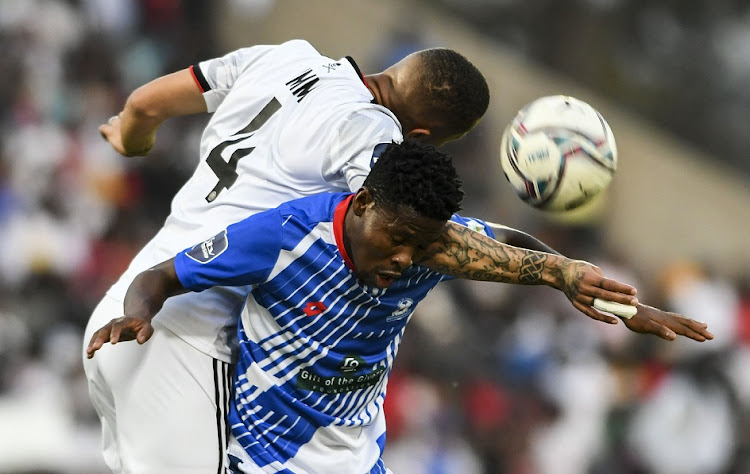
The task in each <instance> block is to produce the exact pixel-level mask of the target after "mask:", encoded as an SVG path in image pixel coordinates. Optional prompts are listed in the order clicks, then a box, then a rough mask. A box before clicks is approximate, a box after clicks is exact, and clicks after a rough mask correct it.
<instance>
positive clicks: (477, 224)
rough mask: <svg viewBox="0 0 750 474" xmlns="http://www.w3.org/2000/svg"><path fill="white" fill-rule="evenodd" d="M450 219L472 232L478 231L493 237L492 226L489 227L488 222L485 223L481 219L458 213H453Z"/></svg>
mask: <svg viewBox="0 0 750 474" xmlns="http://www.w3.org/2000/svg"><path fill="white" fill-rule="evenodd" d="M451 221H453V222H455V223H456V224H461V225H462V226H464V227H467V228H469V229H471V230H473V231H474V232H479V233H480V234H483V235H486V236H487V237H489V238H491V239H494V238H495V231H493V230H492V227H490V226H489V224H487V223H486V222H485V221H483V220H482V219H477V218H475V217H463V216H460V215H458V214H453V216H452V217H451Z"/></svg>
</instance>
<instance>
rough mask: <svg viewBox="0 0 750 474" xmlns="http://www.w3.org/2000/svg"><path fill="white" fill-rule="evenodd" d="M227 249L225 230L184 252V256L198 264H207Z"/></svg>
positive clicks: (227, 241)
mask: <svg viewBox="0 0 750 474" xmlns="http://www.w3.org/2000/svg"><path fill="white" fill-rule="evenodd" d="M228 247H229V240H228V239H227V231H226V229H224V230H222V231H221V232H219V233H218V234H216V235H214V236H213V237H211V238H210V239H208V240H204V241H203V242H201V243H199V244H198V245H196V246H194V247H193V248H191V249H190V250H188V251H187V252H186V254H185V255H187V256H188V257H190V258H191V259H193V260H195V261H196V262H198V263H208V262H210V261H211V260H213V259H215V258H216V257H218V256H219V255H221V254H222V253H224V251H225V250H226V249H227V248H228Z"/></svg>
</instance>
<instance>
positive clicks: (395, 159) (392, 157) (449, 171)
mask: <svg viewBox="0 0 750 474" xmlns="http://www.w3.org/2000/svg"><path fill="white" fill-rule="evenodd" d="M461 184H462V183H461V179H460V178H459V177H458V173H457V172H456V168H455V167H454V166H453V159H452V157H451V155H450V154H448V153H446V152H443V151H440V150H438V149H437V148H435V147H434V146H432V145H428V144H424V143H420V142H417V141H414V140H405V141H404V142H403V143H401V144H396V143H391V144H390V145H388V146H387V147H386V149H385V151H383V153H382V154H381V155H380V157H379V158H378V160H377V162H376V163H375V164H374V165H373V166H372V170H371V171H370V174H369V175H368V176H367V178H366V179H365V182H364V184H363V186H364V187H366V188H367V189H368V190H369V191H370V194H372V196H373V199H374V200H375V203H376V204H377V205H379V206H383V207H386V208H387V209H389V210H391V211H394V212H395V211H399V210H400V208H402V207H403V206H405V207H408V208H411V209H413V210H414V211H416V212H417V213H418V214H419V215H422V216H425V217H428V218H430V219H436V220H443V221H445V220H448V219H450V217H451V216H452V215H453V213H455V212H456V211H458V210H459V209H461V200H462V199H463V197H464V193H463V191H462V190H461Z"/></svg>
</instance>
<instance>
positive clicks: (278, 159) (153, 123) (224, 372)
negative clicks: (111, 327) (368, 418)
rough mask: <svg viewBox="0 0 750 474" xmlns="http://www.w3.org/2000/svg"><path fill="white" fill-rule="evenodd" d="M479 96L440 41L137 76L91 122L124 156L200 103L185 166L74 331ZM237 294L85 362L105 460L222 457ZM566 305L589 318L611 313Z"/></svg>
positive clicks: (470, 119)
mask: <svg viewBox="0 0 750 474" xmlns="http://www.w3.org/2000/svg"><path fill="white" fill-rule="evenodd" d="M488 101H489V93H488V88H487V84H486V82H485V81H484V78H483V77H482V75H481V74H480V73H479V71H477V69H476V68H475V67H474V66H473V65H472V64H471V63H470V62H469V61H467V60H466V58H464V57H463V56H461V55H460V54H458V53H456V52H454V51H451V50H448V49H431V50H425V51H421V52H417V53H415V54H413V55H411V56H409V57H407V58H405V59H404V60H402V61H401V62H399V63H397V64H395V65H394V66H392V67H390V68H388V69H386V70H385V71H383V72H382V73H380V74H375V75H371V76H366V77H363V76H362V75H361V73H360V72H359V70H358V68H357V66H356V64H355V63H354V61H352V60H351V59H350V58H342V59H339V60H335V59H331V58H327V57H325V56H322V55H321V54H319V53H318V52H317V51H316V50H315V49H314V48H313V47H312V46H311V45H310V44H309V43H307V42H305V41H302V40H295V41H290V42H287V43H284V44H281V45H277V46H254V47H250V48H244V49H240V50H237V51H234V52H232V53H229V54H228V55H226V56H224V57H220V58H216V59H212V60H208V61H204V62H201V63H200V64H198V65H196V66H194V67H191V68H188V69H185V70H182V71H179V72H176V73H172V74H168V75H166V76H163V77H161V78H158V79H156V80H154V81H152V82H151V83H149V84H146V85H144V86H142V87H140V88H139V89H137V90H136V91H134V92H133V93H132V94H131V95H130V97H129V98H128V100H127V102H126V104H125V107H124V109H123V110H122V111H121V112H120V114H118V115H117V116H115V117H113V118H112V119H110V121H109V123H107V124H104V125H102V126H101V127H100V132H101V133H102V135H103V136H104V137H105V138H106V139H107V140H108V141H109V142H110V143H111V145H112V146H113V148H114V149H115V150H116V151H118V152H119V153H122V154H123V155H128V156H133V155H143V154H147V153H148V152H149V150H150V149H151V147H152V146H153V144H154V142H155V137H156V131H157V129H158V127H159V125H160V124H161V123H162V122H163V121H164V120H166V119H168V118H170V117H175V116H179V115H186V114H194V113H201V112H209V113H212V114H213V115H212V117H211V119H210V121H209V123H208V125H207V126H206V128H205V130H204V133H203V136H202V138H201V144H200V162H199V164H198V166H197V168H196V170H195V172H194V174H193V176H192V177H191V178H190V179H189V180H188V182H187V183H186V184H185V185H184V186H183V188H182V189H181V190H180V191H179V192H178V193H177V195H176V196H175V198H174V200H173V202H172V209H171V214H170V216H169V217H168V218H167V220H166V222H165V224H164V227H163V228H162V229H161V230H160V231H159V232H158V233H157V235H156V236H155V237H154V238H153V239H152V240H151V241H150V242H149V243H148V244H147V245H146V246H145V247H144V249H143V250H141V252H140V253H139V254H138V255H137V256H136V257H135V259H134V260H133V262H132V263H131V265H130V267H129V268H128V270H127V271H126V272H125V274H124V275H123V276H122V277H121V279H120V280H119V281H118V282H117V283H116V284H115V285H114V286H113V287H112V288H111V289H110V290H109V291H108V292H107V295H106V296H105V297H104V298H103V299H102V301H101V303H100V304H99V305H98V306H97V308H96V310H95V311H94V314H93V315H92V317H91V319H90V321H89V324H88V327H87V330H86V336H85V338H86V340H88V338H89V337H90V336H91V334H92V333H93V331H94V330H95V329H96V328H98V327H100V326H101V325H102V324H104V323H105V322H106V321H108V320H109V319H110V318H111V317H112V316H113V315H116V314H121V313H122V304H123V298H124V295H125V291H126V289H127V287H128V285H129V284H130V282H131V281H132V280H133V278H134V277H135V276H136V275H137V274H138V273H139V272H141V271H143V270H145V269H147V268H149V267H151V266H153V265H155V264H157V263H158V262H161V261H163V260H165V259H167V258H169V257H171V256H173V255H174V254H176V253H177V252H178V251H179V250H181V249H182V248H184V247H186V246H188V245H190V244H191V243H193V242H196V241H201V240H204V239H207V238H209V237H210V236H212V235H214V234H215V233H216V232H217V231H218V230H219V229H222V228H225V227H226V226H228V225H229V224H230V223H233V222H236V221H239V220H241V219H243V218H245V217H247V216H249V215H252V214H255V213H257V212H260V211H264V210H267V209H271V208H273V207H275V206H277V205H279V204H280V203H282V202H285V201H288V200H290V199H295V198H298V197H302V196H306V195H311V194H315V193H319V192H322V191H350V190H357V189H358V188H359V187H360V186H361V184H362V182H363V181H364V179H365V176H366V175H367V173H368V172H369V169H370V166H371V164H372V162H373V160H374V159H375V158H376V157H377V155H378V154H379V153H380V152H381V151H382V149H383V147H385V146H386V145H387V144H389V143H391V142H393V141H396V142H398V141H401V140H402V139H403V138H404V137H411V138H417V139H420V140H422V141H426V142H429V143H433V144H436V145H439V144H441V143H443V142H445V141H447V140H450V139H454V138H458V137H460V136H462V135H463V134H464V133H466V132H467V131H468V130H469V129H470V128H471V127H473V126H474V125H475V124H476V122H477V121H478V120H479V119H480V118H481V116H482V115H483V114H484V112H485V110H486V108H487V105H488ZM451 225H452V224H450V223H449V227H450V226H451ZM455 225H456V226H457V225H458V224H455ZM498 229H499V231H498V232H500V233H502V235H501V234H500V233H498V234H496V235H497V236H499V237H502V238H504V239H506V240H508V241H509V242H510V243H513V244H515V245H519V246H525V247H529V248H539V249H542V250H549V249H548V248H547V247H545V246H544V245H543V244H541V243H540V242H539V241H537V240H536V239H533V238H532V237H530V236H528V235H526V234H524V233H521V232H518V231H514V230H513V229H508V228H500V227H499V228H498ZM243 294H244V290H242V289H236V288H228V287H216V288H212V289H209V290H206V291H204V292H202V293H201V294H200V295H197V294H193V293H186V294H184V295H181V296H179V297H176V298H171V299H170V300H169V301H167V303H166V304H165V306H164V307H163V308H162V310H161V311H160V312H159V314H158V315H157V316H156V318H155V319H154V328H155V333H154V336H153V337H152V339H151V341H150V343H149V345H148V348H147V349H146V350H137V349H136V348H134V347H132V346H131V345H124V346H117V347H108V348H107V350H106V351H103V352H102V353H101V354H100V355H99V356H98V357H97V358H96V359H93V360H85V361H84V368H85V371H86V376H87V379H88V382H89V393H90V395H91V399H92V402H93V404H94V406H95V408H96V410H97V412H98V413H99V415H100V418H101V421H102V427H103V441H104V457H105V461H106V463H107V465H108V466H109V467H110V468H111V469H112V470H113V471H115V472H137V473H145V474H148V473H163V472H170V473H182V472H185V473H192V472H219V471H221V469H222V464H221V463H222V461H221V460H222V458H223V457H222V450H223V449H224V446H225V444H226V426H225V421H224V419H225V408H226V392H227V390H228V379H229V373H230V363H232V362H233V360H234V359H233V357H234V348H233V347H232V342H231V341H234V340H235V339H236V338H235V326H236V325H235V324H234V321H235V319H236V314H237V311H238V310H239V308H240V307H241V306H242V303H243ZM625 296H632V295H625ZM575 304H576V307H577V308H578V309H579V310H581V311H582V312H584V313H585V314H587V315H588V316H589V317H592V318H595V319H600V320H603V321H607V322H616V321H617V319H615V318H613V317H611V316H608V315H605V314H603V313H600V312H598V311H596V310H595V309H594V308H593V307H591V306H590V305H587V304H584V303H580V302H577V303H575ZM626 324H627V325H628V327H629V328H630V329H631V330H634V331H638V332H649V333H653V334H657V335H659V336H660V337H663V338H666V339H672V338H674V337H675V333H676V334H681V335H685V336H687V337H691V338H693V339H699V340H701V339H704V338H705V337H707V336H706V335H707V334H708V333H707V331H706V330H705V326H701V325H700V324H699V323H696V322H694V321H692V320H688V319H685V318H681V317H679V316H677V315H673V314H671V313H664V312H661V311H658V310H656V309H654V308H650V307H647V306H643V305H641V306H639V311H638V314H637V315H636V316H634V317H633V318H631V319H630V320H628V321H626ZM154 394H158V396H155V395H154ZM185 413H190V416H189V417H186V416H185ZM164 439H170V440H171V441H170V443H163V442H162V440H164Z"/></svg>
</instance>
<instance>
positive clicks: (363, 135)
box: [329, 109, 403, 192]
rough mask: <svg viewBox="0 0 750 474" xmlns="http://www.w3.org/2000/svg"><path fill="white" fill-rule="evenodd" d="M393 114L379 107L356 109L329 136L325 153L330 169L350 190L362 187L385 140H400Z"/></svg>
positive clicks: (398, 128) (398, 129)
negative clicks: (329, 147)
mask: <svg viewBox="0 0 750 474" xmlns="http://www.w3.org/2000/svg"><path fill="white" fill-rule="evenodd" d="M402 140H403V137H402V135H401V127H400V125H399V124H398V122H397V121H396V120H395V118H392V117H391V116H390V115H388V114H386V113H384V112H381V111H379V110H367V109H365V110H359V111H356V112H354V113H352V114H350V115H349V116H348V117H347V118H346V120H344V121H342V125H341V127H339V128H338V130H337V131H336V135H335V136H334V137H333V141H332V144H331V149H330V152H329V156H330V157H331V163H330V165H331V167H332V170H334V171H338V173H331V174H339V175H343V177H344V179H345V180H346V182H347V184H348V185H349V190H350V191H353V192H355V191H357V190H358V189H359V188H360V187H362V183H363V182H364V180H365V178H366V177H367V175H368V174H369V173H370V168H372V165H373V164H374V163H375V161H376V160H377V158H378V156H380V154H381V153H382V152H383V150H385V147H386V146H388V144H390V143H393V142H401V141H402Z"/></svg>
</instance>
